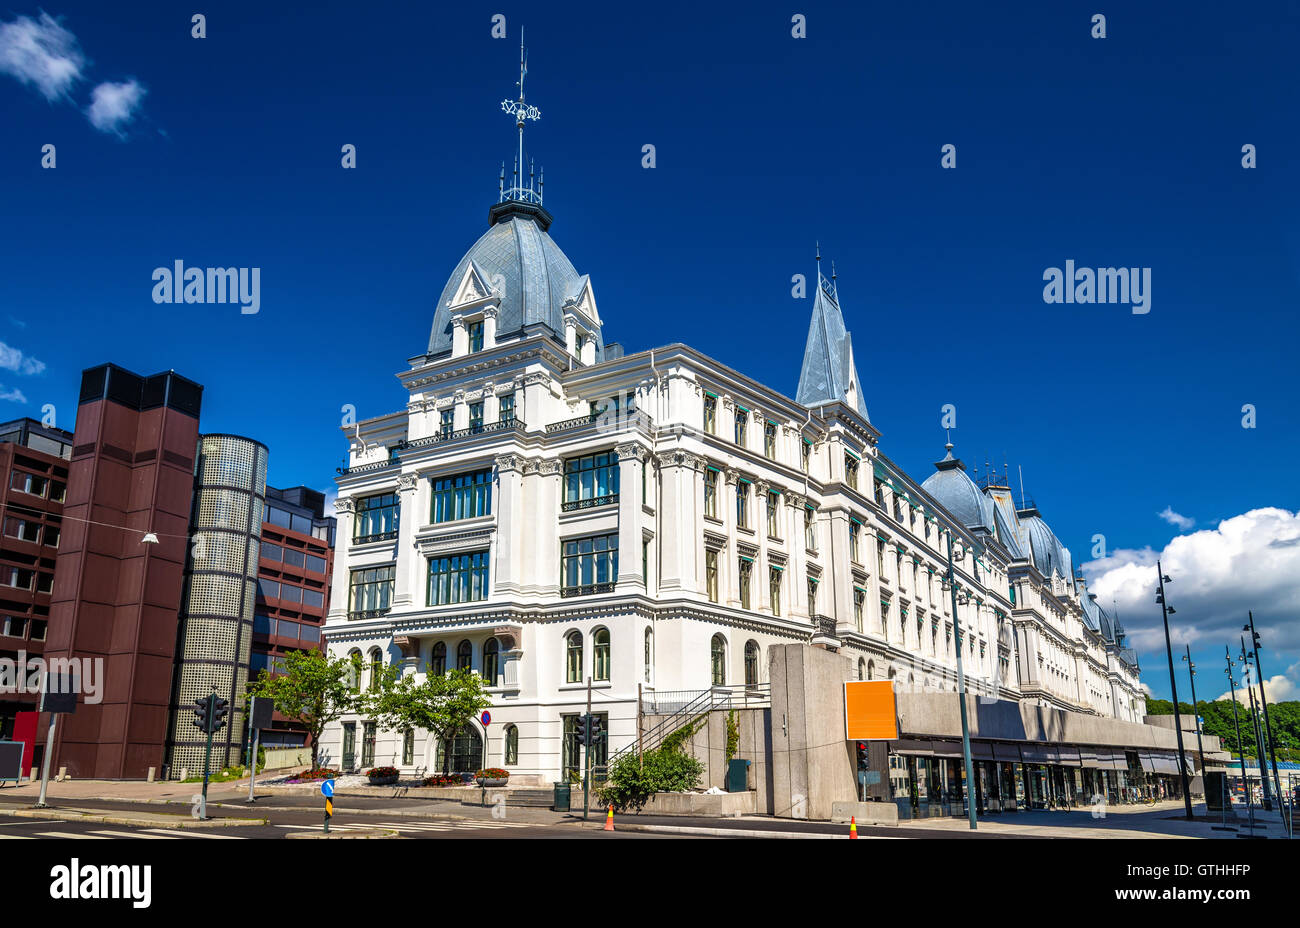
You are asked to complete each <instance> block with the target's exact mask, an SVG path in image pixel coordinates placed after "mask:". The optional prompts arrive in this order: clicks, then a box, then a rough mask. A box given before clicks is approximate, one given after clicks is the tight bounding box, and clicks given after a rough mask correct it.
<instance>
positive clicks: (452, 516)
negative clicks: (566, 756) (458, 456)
mask: <svg viewBox="0 0 1300 928" xmlns="http://www.w3.org/2000/svg"><path fill="white" fill-rule="evenodd" d="M491 514H492V471H490V470H475V471H470V472H468V473H464V474H451V475H448V476H446V477H435V478H434V480H433V502H432V504H431V506H430V516H429V517H430V519H431V520H432V521H433V522H434V523H435V524H437V523H439V522H454V521H456V520H457V519H472V518H474V517H475V516H486V515H491Z"/></svg>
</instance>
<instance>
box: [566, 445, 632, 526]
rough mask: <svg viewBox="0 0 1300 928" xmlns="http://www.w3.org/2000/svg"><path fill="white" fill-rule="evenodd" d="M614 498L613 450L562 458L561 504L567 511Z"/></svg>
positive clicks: (615, 497)
mask: <svg viewBox="0 0 1300 928" xmlns="http://www.w3.org/2000/svg"><path fill="white" fill-rule="evenodd" d="M617 499H618V455H617V454H616V453H615V452H613V451H602V452H601V453H599V454H584V455H582V456H581V457H576V458H568V459H567V460H565V462H564V504H563V506H562V507H561V509H562V510H563V511H565V512H570V511H572V510H574V509H585V508H586V507H588V506H598V505H602V504H604V503H612V502H614V501H616V500H617Z"/></svg>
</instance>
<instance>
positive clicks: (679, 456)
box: [655, 451, 703, 470]
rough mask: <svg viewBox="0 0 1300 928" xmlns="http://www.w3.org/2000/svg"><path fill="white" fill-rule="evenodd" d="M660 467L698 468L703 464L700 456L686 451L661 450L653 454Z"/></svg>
mask: <svg viewBox="0 0 1300 928" xmlns="http://www.w3.org/2000/svg"><path fill="white" fill-rule="evenodd" d="M655 460H656V461H658V463H659V466H660V467H689V468H691V469H692V470H698V469H699V468H700V467H702V466H703V463H702V461H701V459H700V458H697V457H696V456H695V455H693V454H690V453H689V452H686V451H661V452H659V453H658V454H657V455H655Z"/></svg>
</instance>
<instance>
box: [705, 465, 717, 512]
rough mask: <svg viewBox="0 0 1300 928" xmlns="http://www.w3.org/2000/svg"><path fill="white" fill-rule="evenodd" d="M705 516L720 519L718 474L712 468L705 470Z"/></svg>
mask: <svg viewBox="0 0 1300 928" xmlns="http://www.w3.org/2000/svg"><path fill="white" fill-rule="evenodd" d="M704 514H705V515H706V516H708V517H709V518H711V519H716V518H717V517H718V472H717V471H716V470H714V469H713V468H712V467H706V468H705V469H704Z"/></svg>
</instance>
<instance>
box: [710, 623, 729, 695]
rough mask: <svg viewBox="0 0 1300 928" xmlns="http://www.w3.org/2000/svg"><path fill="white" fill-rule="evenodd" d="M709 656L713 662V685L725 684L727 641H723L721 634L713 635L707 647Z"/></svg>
mask: <svg viewBox="0 0 1300 928" xmlns="http://www.w3.org/2000/svg"><path fill="white" fill-rule="evenodd" d="M709 651H710V657H711V658H712V664H713V685H714V686H726V685H727V643H726V642H725V641H723V639H722V636H721V635H714V636H713V643H712V645H710V647H709Z"/></svg>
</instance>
